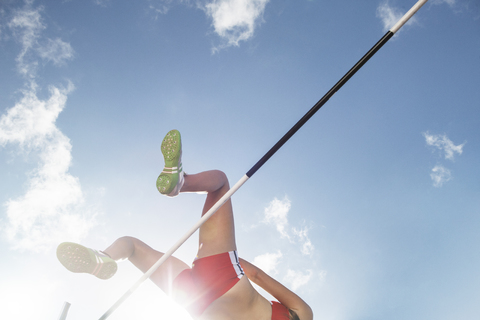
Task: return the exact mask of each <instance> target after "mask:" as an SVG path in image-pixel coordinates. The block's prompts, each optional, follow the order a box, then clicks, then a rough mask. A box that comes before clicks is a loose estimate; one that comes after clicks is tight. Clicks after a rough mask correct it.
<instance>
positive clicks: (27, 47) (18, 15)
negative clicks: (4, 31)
mask: <svg viewBox="0 0 480 320" xmlns="http://www.w3.org/2000/svg"><path fill="white" fill-rule="evenodd" d="M42 10H43V9H42V8H41V7H39V8H37V9H32V8H31V6H30V3H28V2H27V3H26V5H25V7H24V8H22V9H19V10H17V11H16V12H15V14H14V16H13V18H12V20H10V22H9V23H8V27H9V28H10V29H11V30H12V32H13V34H14V36H15V38H16V39H17V40H18V41H19V42H20V43H21V45H22V49H21V51H20V54H19V55H18V56H17V67H18V69H19V72H20V73H21V74H22V75H25V76H28V77H34V75H35V71H36V66H37V64H38V63H37V62H28V61H27V54H28V53H29V52H30V51H31V50H32V49H33V48H34V47H35V46H37V44H38V38H39V36H40V33H41V32H42V31H43V30H44V29H45V25H44V24H43V22H42V16H41V14H40V13H41V11H42Z"/></svg>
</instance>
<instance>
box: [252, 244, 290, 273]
mask: <svg viewBox="0 0 480 320" xmlns="http://www.w3.org/2000/svg"><path fill="white" fill-rule="evenodd" d="M282 256H283V254H282V252H281V251H280V250H278V251H277V253H265V254H262V255H260V256H257V257H255V259H253V264H254V265H256V266H257V267H259V268H260V269H262V270H263V271H265V272H266V273H268V274H269V275H275V274H277V273H278V270H277V265H278V262H279V260H280V259H281V258H282Z"/></svg>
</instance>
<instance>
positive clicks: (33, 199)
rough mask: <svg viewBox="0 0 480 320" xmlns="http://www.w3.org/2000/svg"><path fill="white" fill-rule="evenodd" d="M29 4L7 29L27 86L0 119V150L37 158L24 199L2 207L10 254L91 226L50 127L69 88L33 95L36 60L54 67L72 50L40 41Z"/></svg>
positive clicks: (59, 138)
mask: <svg viewBox="0 0 480 320" xmlns="http://www.w3.org/2000/svg"><path fill="white" fill-rule="evenodd" d="M32 2H33V1H26V2H25V3H26V4H25V6H24V7H23V8H22V9H19V10H16V11H15V12H14V14H13V17H12V19H11V20H10V22H9V23H8V25H7V26H8V28H9V29H10V30H11V31H12V33H13V35H14V37H15V39H16V40H17V41H18V42H19V43H20V45H21V49H20V53H19V54H18V56H17V58H16V61H17V67H18V70H19V72H20V74H21V75H23V76H25V77H26V78H27V80H28V84H27V89H25V90H23V97H22V98H21V99H20V100H19V101H18V102H17V103H16V104H15V106H14V107H12V108H10V109H7V110H6V112H5V113H4V114H3V115H1V117H0V146H5V145H7V144H13V145H18V147H19V150H20V151H22V152H24V153H25V154H26V155H33V156H35V159H38V166H37V168H36V169H35V170H33V171H32V172H30V173H28V181H27V183H26V192H25V194H24V195H23V196H20V197H18V198H16V199H9V200H8V201H7V202H6V203H4V204H3V206H4V208H5V212H6V219H4V220H2V225H1V226H0V232H1V233H2V236H3V237H4V238H6V240H7V241H9V242H10V243H11V245H12V248H13V249H18V250H32V251H36V252H38V251H43V250H46V249H49V248H50V247H51V246H52V245H56V244H58V243H59V242H61V241H64V240H67V239H68V240H71V241H79V240H80V239H81V238H83V237H85V236H86V234H87V233H88V230H89V229H90V228H91V227H92V226H93V225H95V213H94V212H92V211H91V210H88V208H86V207H85V204H84V194H83V192H82V188H81V186H80V182H79V179H78V178H76V177H74V176H72V175H71V174H69V172H68V171H69V168H70V166H71V163H72V154H71V150H72V145H71V143H70V139H68V137H66V136H65V135H64V134H63V133H62V132H61V131H60V130H59V129H58V128H57V126H56V121H57V118H58V116H59V114H60V112H62V110H63V109H64V108H65V104H66V101H67V95H68V94H69V93H70V92H71V91H72V90H73V85H72V84H71V83H69V84H68V86H67V88H64V89H59V88H56V87H51V88H50V96H49V98H48V99H46V100H41V99H39V98H38V97H37V92H36V90H37V85H36V82H35V77H36V71H37V70H36V69H37V66H38V60H39V59H45V60H47V61H51V62H53V63H54V64H56V65H60V64H63V63H64V62H65V61H66V60H68V59H71V58H72V56H73V49H72V48H71V46H70V44H68V43H66V42H64V41H62V40H61V39H58V38H57V39H55V40H51V39H49V38H42V31H43V30H44V29H45V28H46V27H45V25H44V24H43V22H42V20H43V19H42V16H41V12H42V11H43V9H42V8H41V7H39V8H36V9H34V8H32ZM40 42H42V43H43V45H42V44H40Z"/></svg>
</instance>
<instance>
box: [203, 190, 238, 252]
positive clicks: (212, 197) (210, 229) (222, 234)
mask: <svg viewBox="0 0 480 320" xmlns="http://www.w3.org/2000/svg"><path fill="white" fill-rule="evenodd" d="M226 189H227V190H228V186H227V187H226ZM221 195H222V194H208V196H207V199H206V201H205V206H204V213H205V212H206V211H207V210H208V209H210V207H212V206H213V205H214V204H215V203H216V202H217V201H218V200H219V199H220V198H221ZM199 243H200V248H199V251H198V257H199V258H202V257H206V256H210V255H214V254H218V253H223V252H227V251H232V250H237V247H236V243H235V227H234V218H233V208H232V202H231V200H228V201H227V202H225V204H224V205H223V206H222V207H220V209H218V211H217V212H216V213H215V214H214V215H213V216H211V217H210V219H208V220H207V221H206V222H205V223H204V224H203V225H202V226H201V227H200V236H199Z"/></svg>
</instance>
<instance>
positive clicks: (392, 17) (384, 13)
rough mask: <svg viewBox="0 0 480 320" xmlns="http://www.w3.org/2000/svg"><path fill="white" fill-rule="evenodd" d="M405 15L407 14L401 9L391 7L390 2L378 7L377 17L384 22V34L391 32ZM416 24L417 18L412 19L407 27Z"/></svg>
mask: <svg viewBox="0 0 480 320" xmlns="http://www.w3.org/2000/svg"><path fill="white" fill-rule="evenodd" d="M404 14H405V12H402V11H400V9H398V8H395V7H393V6H391V5H390V3H389V2H388V1H385V2H383V3H381V4H380V5H379V6H378V7H377V13H376V15H377V17H378V18H380V19H381V20H382V23H383V31H384V32H387V31H388V30H390V29H391V28H392V27H393V26H394V25H395V24H396V23H397V22H398V20H400V18H402V17H403V15H404ZM414 22H416V19H415V17H412V18H410V20H408V22H407V23H406V24H405V25H411V24H413V23H414Z"/></svg>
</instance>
